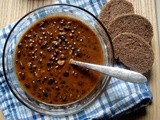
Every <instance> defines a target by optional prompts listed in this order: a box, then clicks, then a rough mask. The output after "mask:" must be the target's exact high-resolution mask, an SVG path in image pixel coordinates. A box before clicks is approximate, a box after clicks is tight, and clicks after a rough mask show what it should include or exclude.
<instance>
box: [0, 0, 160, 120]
mask: <svg viewBox="0 0 160 120" xmlns="http://www.w3.org/2000/svg"><path fill="white" fill-rule="evenodd" d="M54 1H56V0H0V29H2V28H3V27H5V26H6V25H8V24H10V23H12V22H14V21H15V20H17V19H19V18H21V17H22V16H23V15H25V14H26V13H27V12H29V11H31V10H33V9H35V8H38V7H41V6H43V5H47V4H51V3H53V2H54ZM128 1H130V2H132V3H133V5H134V8H135V12H136V13H137V14H140V15H143V16H144V17H146V18H148V19H149V20H150V22H151V23H152V25H153V28H154V37H153V40H152V48H153V50H154V54H155V56H154V57H155V61H154V64H153V68H152V70H151V74H150V80H149V84H150V88H151V91H152V93H153V101H152V103H151V105H149V106H148V107H147V108H146V109H141V110H138V111H136V112H134V113H131V114H129V115H125V116H122V117H121V118H119V119H121V120H160V97H159V96H160V60H159V59H160V41H159V40H158V30H157V26H158V25H157V21H156V20H157V17H156V10H155V8H156V5H155V0H128ZM157 1H158V0H157ZM159 7H160V5H159ZM0 120H3V115H2V113H1V112H0Z"/></svg>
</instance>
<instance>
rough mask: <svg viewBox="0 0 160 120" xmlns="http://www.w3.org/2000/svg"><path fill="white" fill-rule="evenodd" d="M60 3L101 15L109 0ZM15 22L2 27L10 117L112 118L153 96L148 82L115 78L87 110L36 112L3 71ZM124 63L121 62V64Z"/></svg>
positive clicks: (2, 105) (5, 104) (4, 100)
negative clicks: (19, 97) (60, 113)
mask: <svg viewBox="0 0 160 120" xmlns="http://www.w3.org/2000/svg"><path fill="white" fill-rule="evenodd" d="M58 3H68V4H74V5H77V6H80V7H82V8H85V9H87V10H89V11H90V12H92V13H93V14H94V15H95V16H97V15H98V13H99V11H100V9H101V8H102V6H103V5H104V4H105V3H106V0H62V1H58ZM13 26H14V24H11V25H9V26H7V27H5V28H4V29H2V30H0V109H1V110H2V111H3V114H4V117H5V119H6V120H53V119H57V120H61V119H64V120H66V119H67V120H70V119H76V120H77V119H81V120H86V119H94V118H96V119H97V118H98V119H101V118H104V119H109V118H113V117H115V116H118V115H122V114H125V113H129V112H132V111H134V110H136V109H138V108H141V107H144V106H147V105H148V103H149V102H150V101H151V99H152V94H151V92H150V89H149V86H148V84H147V83H146V84H132V83H127V82H123V81H121V80H118V79H116V78H112V79H111V81H110V83H109V86H108V87H107V89H106V90H105V91H104V92H103V94H102V95H101V96H100V97H99V98H98V99H97V100H96V101H94V102H93V103H92V104H90V105H89V106H88V107H87V108H86V109H85V110H83V111H81V112H79V113H77V114H74V115H69V116H66V117H53V116H47V115H43V114H39V113H37V112H34V111H32V110H30V109H28V108H27V107H25V106H24V105H23V104H22V103H20V102H19V101H18V100H17V99H16V98H15V97H14V96H13V94H12V93H11V91H10V90H9V88H8V86H7V83H6V81H5V79H4V76H3V71H2V51H3V46H4V43H5V41H6V38H7V36H8V33H9V32H10V30H11V29H12V27H13ZM117 66H118V67H121V65H120V64H117Z"/></svg>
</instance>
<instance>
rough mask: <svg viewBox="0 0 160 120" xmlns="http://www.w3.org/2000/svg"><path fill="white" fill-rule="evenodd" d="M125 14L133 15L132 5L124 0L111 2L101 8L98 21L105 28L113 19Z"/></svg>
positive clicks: (112, 0)
mask: <svg viewBox="0 0 160 120" xmlns="http://www.w3.org/2000/svg"><path fill="white" fill-rule="evenodd" d="M127 13H134V8H133V5H132V3H130V2H128V1H126V0H111V1H109V2H108V3H106V4H105V5H104V6H103V8H102V10H101V11H100V14H99V19H100V20H101V22H102V23H103V24H104V26H105V27H106V28H107V27H108V25H109V23H110V22H111V21H112V20H113V19H114V18H115V17H117V16H119V15H122V14H127Z"/></svg>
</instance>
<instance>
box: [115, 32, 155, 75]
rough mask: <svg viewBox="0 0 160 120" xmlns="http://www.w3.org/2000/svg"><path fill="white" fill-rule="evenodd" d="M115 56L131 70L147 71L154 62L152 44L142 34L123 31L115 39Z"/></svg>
mask: <svg viewBox="0 0 160 120" xmlns="http://www.w3.org/2000/svg"><path fill="white" fill-rule="evenodd" d="M113 47H114V52H115V56H116V57H117V58H118V59H119V61H121V62H122V63H123V64H124V65H125V66H126V67H128V68H129V69H131V70H134V71H137V72H140V73H146V72H148V71H149V70H150V69H151V67H152V64H153V61H154V55H153V51H152V48H151V46H150V45H149V44H148V43H147V42H146V41H145V40H144V39H143V38H141V37H140V36H138V35H135V34H132V33H122V34H119V35H118V36H116V37H115V38H114V39H113Z"/></svg>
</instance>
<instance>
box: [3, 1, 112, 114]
mask: <svg viewBox="0 0 160 120" xmlns="http://www.w3.org/2000/svg"><path fill="white" fill-rule="evenodd" d="M54 6H69V7H73V8H76V9H80V10H82V11H84V12H86V13H88V14H90V15H91V16H92V17H93V18H94V19H95V20H96V21H97V22H98V23H99V24H100V26H101V27H102V28H103V30H104V32H105V34H106V35H107V37H108V40H109V44H110V52H111V53H109V54H111V58H110V65H111V66H113V65H114V59H113V58H114V54H113V53H114V49H113V44H112V40H111V37H110V35H109V33H108V31H107V29H106V28H105V27H104V25H103V24H102V22H101V21H100V20H99V19H98V18H97V17H96V16H95V15H94V14H93V13H91V12H89V11H88V10H86V9H84V8H82V7H79V6H76V5H71V4H63V3H60V4H49V5H45V6H42V7H39V8H36V9H33V10H31V11H30V12H28V13H26V14H25V15H24V16H22V17H21V18H20V19H19V20H18V21H17V22H16V23H15V24H14V26H13V27H12V29H11V30H10V32H9V34H8V36H7V39H6V41H5V44H4V47H3V54H2V68H3V73H4V78H5V80H6V82H7V85H8V87H9V89H10V90H11V92H12V93H13V95H14V96H15V97H16V98H17V99H18V101H19V102H21V103H22V104H23V105H25V106H26V107H27V108H29V109H31V110H33V111H36V112H38V113H41V112H39V111H38V110H37V109H33V108H32V107H30V106H28V105H27V104H26V103H25V102H24V101H23V100H21V99H20V98H19V97H18V96H17V95H16V93H15V92H14V90H13V89H12V87H11V85H10V83H9V79H8V78H7V73H6V70H5V51H6V46H7V43H8V40H9V38H10V36H11V34H12V32H13V30H14V29H15V27H16V26H17V25H18V24H19V23H20V22H21V21H22V20H23V19H24V18H25V17H27V16H28V15H30V14H31V13H33V12H36V11H38V10H41V9H44V8H47V7H54ZM106 79H108V81H107V83H106V86H107V85H108V84H109V82H110V79H111V77H110V76H108V78H106ZM106 86H105V87H106ZM105 87H104V88H103V90H104V89H105ZM103 90H102V91H101V93H102V92H103ZM101 93H100V94H101ZM98 96H99V95H97V96H96V97H95V99H93V100H91V101H90V102H88V103H87V104H85V105H84V106H83V109H84V108H85V107H87V106H88V105H89V104H91V103H92V102H93V101H95V100H96V99H97V98H98ZM83 109H82V110H83ZM79 111H80V110H77V111H74V112H73V113H69V114H75V113H77V112H79ZM44 114H46V113H44ZM47 115H48V114H47ZM64 115H66V114H64ZM67 115H68V114H67ZM60 116H63V115H60Z"/></svg>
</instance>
